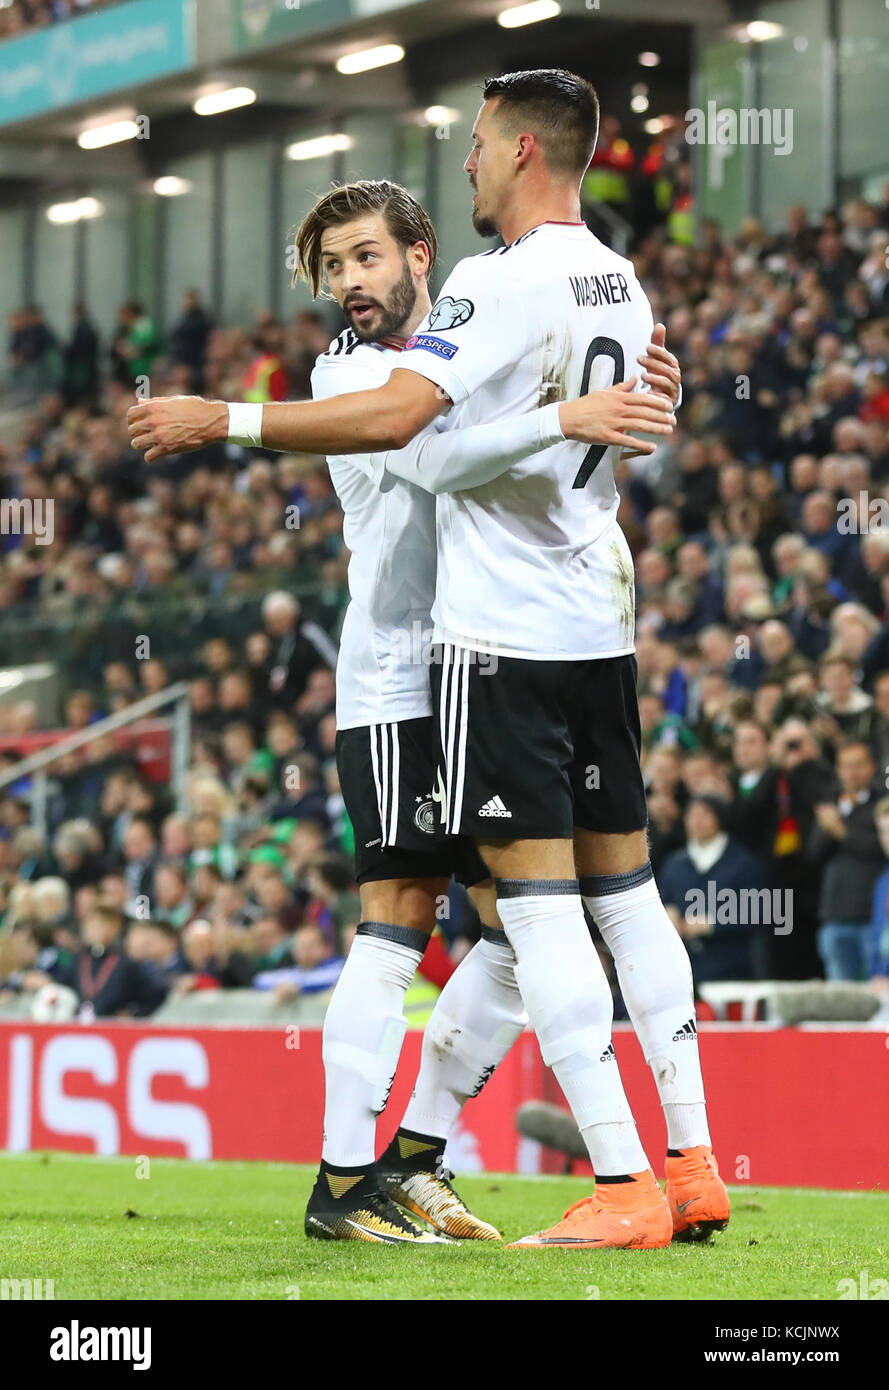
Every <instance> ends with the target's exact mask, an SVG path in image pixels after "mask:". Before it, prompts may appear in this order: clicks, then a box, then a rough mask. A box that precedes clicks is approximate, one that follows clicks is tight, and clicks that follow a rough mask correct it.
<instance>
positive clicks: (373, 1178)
mask: <svg viewBox="0 0 889 1390" xmlns="http://www.w3.org/2000/svg"><path fill="white" fill-rule="evenodd" d="M306 1235H307V1236H310V1237H311V1238H312V1239H313V1240H370V1241H376V1242H377V1243H378V1244H383V1245H448V1244H450V1243H451V1242H450V1241H448V1240H447V1239H446V1238H444V1237H442V1236H440V1235H435V1234H434V1233H433V1232H432V1231H424V1230H421V1229H420V1228H419V1226H415V1225H414V1223H413V1221H409V1220H408V1219H407V1217H406V1216H405V1215H404V1213H403V1212H402V1211H399V1209H398V1207H397V1206H396V1205H395V1204H394V1202H392V1201H391V1200H390V1199H389V1197H387V1195H386V1193H385V1192H384V1191H383V1190H381V1184H380V1178H379V1176H378V1174H377V1170H376V1166H375V1165H371V1167H370V1168H367V1169H364V1170H362V1171H360V1172H355V1170H354V1169H343V1168H336V1167H334V1166H332V1165H331V1164H329V1163H325V1162H324V1161H323V1159H322V1162H321V1169H320V1172H319V1173H318V1177H317V1178H316V1179H315V1186H314V1188H313V1189H312V1195H311V1197H310V1198H309V1204H308V1206H307V1207H306Z"/></svg>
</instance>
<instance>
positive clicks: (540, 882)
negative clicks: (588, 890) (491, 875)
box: [494, 878, 580, 898]
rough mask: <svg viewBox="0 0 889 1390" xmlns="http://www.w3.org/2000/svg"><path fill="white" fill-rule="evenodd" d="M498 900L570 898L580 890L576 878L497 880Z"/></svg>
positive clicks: (495, 882)
mask: <svg viewBox="0 0 889 1390" xmlns="http://www.w3.org/2000/svg"><path fill="white" fill-rule="evenodd" d="M494 887H495V889H496V890H497V897H498V898H554V897H569V896H571V895H572V894H577V893H579V892H580V889H579V888H578V886H577V879H576V878H495V879H494Z"/></svg>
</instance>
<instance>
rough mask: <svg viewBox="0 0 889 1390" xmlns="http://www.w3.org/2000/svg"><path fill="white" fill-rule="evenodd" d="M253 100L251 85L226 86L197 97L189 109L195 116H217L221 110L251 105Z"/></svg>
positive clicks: (254, 96) (254, 95)
mask: <svg viewBox="0 0 889 1390" xmlns="http://www.w3.org/2000/svg"><path fill="white" fill-rule="evenodd" d="M255 100H256V93H255V92H254V90H253V88H252V87H226V88H225V89H224V90H223V91H221V92H208V93H207V94H206V95H205V96H202V97H198V99H197V101H196V102H195V103H194V105H193V106H192V108H191V109H192V111H194V113H195V115H196V116H219V115H221V113H222V112H223V111H234V110H236V108H237V107H239V106H251V105H252V104H253V102H254V101H255Z"/></svg>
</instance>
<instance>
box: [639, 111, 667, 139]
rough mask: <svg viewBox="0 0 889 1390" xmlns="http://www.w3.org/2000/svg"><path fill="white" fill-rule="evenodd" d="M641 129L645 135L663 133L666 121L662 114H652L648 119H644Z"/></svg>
mask: <svg viewBox="0 0 889 1390" xmlns="http://www.w3.org/2000/svg"><path fill="white" fill-rule="evenodd" d="M643 129H644V131H645V134H646V135H663V133H664V131H665V130H666V129H667V122H666V121H665V120H664V118H663V116H652V118H651V120H650V121H646V122H645V124H644V126H643Z"/></svg>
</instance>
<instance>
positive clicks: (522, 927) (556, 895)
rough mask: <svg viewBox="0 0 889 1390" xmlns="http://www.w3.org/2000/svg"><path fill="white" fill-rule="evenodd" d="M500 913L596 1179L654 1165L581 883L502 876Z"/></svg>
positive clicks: (545, 1050) (534, 1020)
mask: <svg viewBox="0 0 889 1390" xmlns="http://www.w3.org/2000/svg"><path fill="white" fill-rule="evenodd" d="M496 886H497V911H498V913H499V915H500V920H501V922H502V923H503V926H504V928H505V930H506V934H507V936H508V937H509V940H510V942H511V944H512V947H513V950H514V951H515V954H516V967H515V973H516V979H517V980H518V982H519V988H520V990H521V991H522V998H523V999H524V1001H525V1008H526V1009H527V1010H528V1016H529V1018H530V1020H531V1026H532V1027H533V1028H534V1030H535V1032H536V1034H537V1041H538V1042H539V1044H540V1051H541V1055H542V1057H543V1060H544V1062H545V1063H546V1064H547V1066H549V1067H552V1069H553V1071H554V1072H555V1075H556V1078H557V1080H558V1082H559V1085H560V1086H561V1088H562V1090H563V1092H564V1093H565V1099H566V1100H567V1102H568V1104H569V1105H570V1107H571V1112H572V1114H573V1115H574V1118H575V1120H576V1122H577V1126H578V1129H579V1130H580V1132H581V1134H582V1135H583V1138H584V1142H585V1143H586V1146H587V1150H588V1152H589V1155H590V1159H591V1161H592V1164H593V1168H594V1169H595V1171H596V1174H597V1175H598V1176H601V1177H615V1176H618V1175H621V1174H625V1173H640V1172H643V1171H644V1170H645V1169H647V1168H648V1167H649V1163H648V1159H647V1158H646V1157H645V1150H644V1149H643V1148H642V1145H641V1143H640V1141H639V1135H638V1134H637V1132H636V1125H635V1122H634V1120H633V1115H632V1112H631V1110H630V1107H629V1104H628V1102H627V1098H626V1096H625V1095H624V1088H623V1084H622V1082H621V1079H620V1072H619V1070H618V1065H617V1059H616V1058H615V1055H614V1048H613V1046H612V1043H611V1019H612V1002H611V990H610V989H609V987H608V981H607V980H606V978H605V974H604V971H603V970H602V966H601V964H600V963H599V957H598V955H597V954H596V950H595V947H594V946H593V943H592V940H591V938H590V933H589V929H588V928H587V924H586V920H585V918H584V915H583V907H582V905H581V901H580V894H579V892H578V886H577V881H576V880H572V879H549V880H544V881H533V880H525V879H497V881H496Z"/></svg>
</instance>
